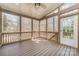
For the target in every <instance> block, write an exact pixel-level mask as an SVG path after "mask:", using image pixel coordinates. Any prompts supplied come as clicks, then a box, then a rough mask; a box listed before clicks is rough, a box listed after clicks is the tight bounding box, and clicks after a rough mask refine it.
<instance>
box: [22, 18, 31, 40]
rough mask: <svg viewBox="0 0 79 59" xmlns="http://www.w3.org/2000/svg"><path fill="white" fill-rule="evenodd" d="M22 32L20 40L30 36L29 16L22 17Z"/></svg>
mask: <svg viewBox="0 0 79 59" xmlns="http://www.w3.org/2000/svg"><path fill="white" fill-rule="evenodd" d="M22 32H25V33H22V34H21V37H22V40H25V39H30V38H31V19H30V18H25V17H22Z"/></svg>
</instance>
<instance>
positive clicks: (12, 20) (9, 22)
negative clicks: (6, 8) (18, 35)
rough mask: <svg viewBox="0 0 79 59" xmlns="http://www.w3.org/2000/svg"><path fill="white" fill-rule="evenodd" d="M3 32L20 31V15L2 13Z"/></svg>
mask: <svg viewBox="0 0 79 59" xmlns="http://www.w3.org/2000/svg"><path fill="white" fill-rule="evenodd" d="M2 19H3V26H2V27H3V28H2V31H3V32H18V31H19V16H16V15H12V14H7V13H2Z"/></svg>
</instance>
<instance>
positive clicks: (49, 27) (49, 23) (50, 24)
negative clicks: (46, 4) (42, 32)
mask: <svg viewBox="0 0 79 59" xmlns="http://www.w3.org/2000/svg"><path fill="white" fill-rule="evenodd" d="M47 32H53V17H51V18H49V19H48V20H47Z"/></svg>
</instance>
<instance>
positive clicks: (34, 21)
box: [33, 20, 39, 38]
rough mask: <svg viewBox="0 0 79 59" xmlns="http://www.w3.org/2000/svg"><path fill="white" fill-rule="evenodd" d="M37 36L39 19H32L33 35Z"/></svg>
mask: <svg viewBox="0 0 79 59" xmlns="http://www.w3.org/2000/svg"><path fill="white" fill-rule="evenodd" d="M38 36H39V21H37V20H33V37H34V38H35V37H38Z"/></svg>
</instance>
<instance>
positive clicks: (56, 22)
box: [54, 16, 58, 32]
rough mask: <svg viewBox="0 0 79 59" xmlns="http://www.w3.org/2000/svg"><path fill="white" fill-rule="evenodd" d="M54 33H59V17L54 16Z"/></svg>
mask: <svg viewBox="0 0 79 59" xmlns="http://www.w3.org/2000/svg"><path fill="white" fill-rule="evenodd" d="M54 32H58V16H54Z"/></svg>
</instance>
